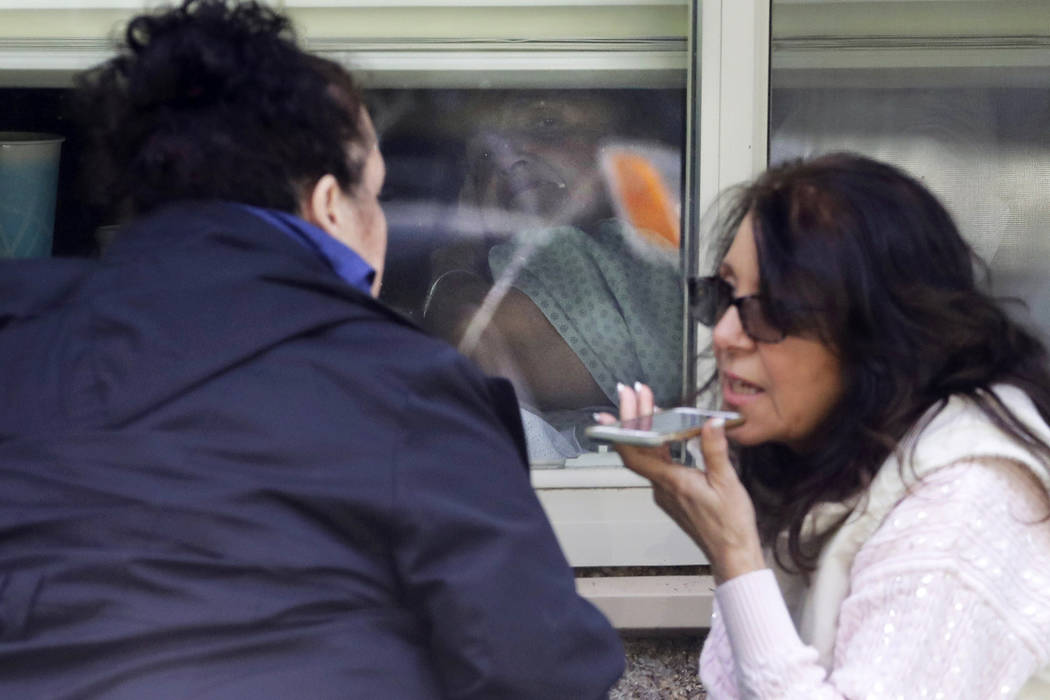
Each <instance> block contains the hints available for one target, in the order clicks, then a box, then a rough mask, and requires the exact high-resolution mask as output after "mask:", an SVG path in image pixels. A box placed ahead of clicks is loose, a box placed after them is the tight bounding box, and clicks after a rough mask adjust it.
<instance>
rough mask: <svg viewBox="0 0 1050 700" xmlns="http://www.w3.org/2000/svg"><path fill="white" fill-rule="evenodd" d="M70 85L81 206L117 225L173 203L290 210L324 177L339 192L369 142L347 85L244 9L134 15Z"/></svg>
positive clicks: (199, 2)
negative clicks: (79, 142)
mask: <svg viewBox="0 0 1050 700" xmlns="http://www.w3.org/2000/svg"><path fill="white" fill-rule="evenodd" d="M76 87H77V91H76V93H75V95H76V97H75V101H76V105H77V108H76V112H77V114H78V120H79V121H80V123H81V125H82V128H83V130H84V135H85V139H86V142H87V149H88V163H90V166H89V167H88V168H86V169H85V175H86V183H85V184H86V189H87V191H86V194H87V197H88V199H89V200H90V201H91V202H92V204H94V205H96V206H100V207H102V208H103V209H108V210H111V211H114V212H119V213H120V214H121V215H139V214H143V213H146V212H148V211H150V210H152V209H155V208H157V207H159V206H161V205H164V204H168V203H170V202H175V201H179V200H186V199H227V200H232V201H238V202H244V203H246V204H253V205H256V206H262V207H269V208H273V209H279V210H283V211H288V212H297V211H298V209H299V203H300V201H301V200H302V196H303V195H304V194H305V192H306V191H307V190H308V188H309V187H310V186H312V185H313V183H315V182H316V181H317V179H318V178H320V177H321V176H323V175H325V174H328V173H330V174H332V175H334V176H335V178H336V180H337V181H338V182H339V184H340V185H341V186H342V187H343V189H344V190H346V191H348V192H349V191H351V190H352V189H353V188H354V187H355V186H356V185H357V184H358V182H359V181H360V178H361V170H362V168H363V163H364V159H365V156H366V155H367V149H368V146H369V144H367V143H365V141H366V140H367V139H370V138H371V137H372V132H371V130H370V129H368V127H367V126H366V124H365V121H364V116H363V109H362V106H363V104H362V98H361V95H360V93H359V91H358V89H357V87H356V86H355V84H354V82H353V79H352V78H351V77H350V75H349V74H348V73H347V72H346V71H345V70H344V69H343V68H342V67H341V66H339V65H338V64H336V63H333V62H331V61H328V60H325V59H322V58H320V57H317V56H314V55H311V54H308V53H306V52H305V51H303V50H302V49H300V48H299V47H298V46H297V44H296V38H295V33H294V30H293V28H292V26H291V23H290V21H289V20H288V18H287V17H285V16H283V15H281V14H279V13H277V12H276V11H274V10H272V9H270V8H267V7H265V6H262V5H260V4H259V3H258V2H254V1H252V2H236V1H233V2H231V1H228V0H185V1H184V2H183V3H182V4H181V5H180V6H178V7H175V8H172V7H168V8H163V9H160V10H156V11H154V12H152V13H147V14H143V15H139V16H137V17H135V18H134V19H132V20H131V22H130V23H129V24H128V26H127V29H126V31H125V32H124V40H123V45H122V47H121V48H120V49H119V50H118V54H117V56H115V57H114V58H112V59H110V60H109V61H106V62H105V63H103V64H101V65H100V66H97V67H96V68H94V69H92V70H90V71H88V72H87V73H85V74H83V75H81V76H80V77H79V78H78V80H77V85H76Z"/></svg>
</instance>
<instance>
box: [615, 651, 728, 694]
mask: <svg viewBox="0 0 1050 700" xmlns="http://www.w3.org/2000/svg"><path fill="white" fill-rule="evenodd" d="M702 642H703V637H700V636H674V637H625V638H624V640H623V645H624V649H625V650H626V652H627V670H626V671H625V672H624V674H623V677H622V678H621V679H620V682H619V683H617V684H616V685H615V686H614V687H613V689H612V692H610V693H609V697H610V698H611V700H627V699H628V698H630V699H631V700H685V699H686V698H688V699H689V700H693V699H694V698H704V697H706V696H707V694H706V693H705V692H704V688H703V686H702V685H700V679H699V678H697V675H696V662H697V657H698V656H699V653H700V645H701V643H702Z"/></svg>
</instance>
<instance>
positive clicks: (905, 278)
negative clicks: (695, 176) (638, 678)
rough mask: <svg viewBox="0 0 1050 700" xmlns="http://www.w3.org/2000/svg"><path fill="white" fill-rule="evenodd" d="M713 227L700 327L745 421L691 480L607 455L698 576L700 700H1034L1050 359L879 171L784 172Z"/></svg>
mask: <svg viewBox="0 0 1050 700" xmlns="http://www.w3.org/2000/svg"><path fill="white" fill-rule="evenodd" d="M725 211H726V215H725V216H724V230H723V235H722V236H721V239H720V240H721V244H720V250H719V251H718V255H717V256H716V257H717V260H718V265H717V268H716V271H715V274H714V275H713V276H711V277H706V278H701V279H698V280H695V281H694V283H693V287H694V292H695V296H694V299H693V311H694V314H695V316H696V318H697V320H699V321H701V322H703V323H706V324H708V325H710V326H712V328H713V330H712V347H713V351H714V358H715V362H716V364H717V372H716V375H715V376H714V377H713V378H712V380H711V382H709V384H708V385H707V389H710V390H712V391H713V395H714V397H715V398H716V400H717V401H718V402H719V403H720V404H721V405H722V406H723V407H725V408H727V409H731V410H734V411H737V412H739V413H740V414H741V416H742V417H743V419H744V421H743V423H742V424H739V425H736V426H728V427H727V425H726V424H725V423H724V421H722V422H720V421H717V420H712V421H709V423H708V425H706V426H705V427H704V430H703V433H702V434H701V437H700V445H699V447H700V453H701V454H700V455H698V457H699V458H700V461H701V463H702V465H703V467H702V469H692V468H689V467H685V466H682V465H679V464H675V463H673V462H672V461H671V460H670V459H669V456H668V453H667V452H666V451H658V450H652V449H640V448H631V447H620V448H618V449H619V451H620V454H621V455H622V456H623V459H624V462H625V463H626V465H627V466H628V467H630V468H631V469H634V470H635V471H637V472H639V473H640V474H642V475H644V476H646V477H647V478H649V479H650V480H652V482H653V486H654V491H655V497H656V500H657V503H658V504H659V505H660V506H661V507H662V508H664V510H666V511H667V512H668V513H669V514H670V515H671V516H672V517H673V518H674V519H675V521H676V522H677V523H678V524H679V525H680V526H681V527H682V528H683V529H684V530H685V531H686V532H687V533H688V534H689V535H690V536H691V537H692V538H693V539H694V540H695V541H696V542H697V544H698V545H699V546H700V547H701V548H702V549H703V551H704V553H705V554H706V556H707V558H708V560H709V561H710V563H711V568H712V571H713V574H714V578H715V582H716V584H717V588H716V591H715V608H716V610H715V615H714V618H713V620H712V628H711V632H710V634H709V636H708V638H707V640H706V642H705V645H704V651H703V653H702V655H701V661H700V673H701V678H702V679H703V681H704V684H705V687H706V688H707V689H708V692H709V697H712V698H734V697H741V696H746V697H757V698H785V697H791V698H796V697H797V698H840V697H846V698H861V697H864V698H867V697H878V698H883V697H886V698H898V697H905V698H920V697H929V698H937V697H950V698H987V697H1022V698H1035V697H1040V698H1042V697H1047V695H1046V693H1047V692H1048V691H1050V685H1048V684H1047V680H1048V679H1050V675H1048V673H1047V672H1048V670H1050V522H1048V517H1050V498H1048V487H1050V427H1048V425H1047V421H1048V419H1050V374H1048V370H1047V355H1046V351H1045V349H1044V347H1043V346H1042V344H1041V343H1040V342H1039V341H1038V340H1037V339H1036V338H1035V337H1034V336H1033V335H1032V334H1031V333H1030V332H1029V331H1028V330H1026V329H1025V328H1023V327H1022V326H1021V325H1019V324H1018V323H1017V322H1016V321H1015V320H1013V319H1012V318H1011V317H1010V316H1009V315H1008V314H1007V313H1006V311H1005V310H1004V309H1003V308H1002V307H1001V306H1000V305H999V304H998V303H997V302H996V300H994V299H993V298H992V297H990V296H989V295H988V294H987V293H985V292H984V291H982V288H981V286H980V284H979V280H978V277H977V276H976V274H975V268H977V269H980V268H981V265H980V263H979V262H978V261H977V259H976V257H975V255H974V254H973V252H972V250H971V249H970V247H969V246H968V245H967V244H966V242H965V241H964V240H963V238H962V237H961V236H960V235H959V233H958V231H957V230H956V227H955V224H954V223H953V221H952V219H951V217H950V216H949V214H948V213H947V211H945V209H944V207H943V206H941V204H940V203H939V202H938V201H937V199H936V198H935V197H934V196H933V195H932V194H930V192H929V191H928V190H927V189H926V188H925V187H923V185H922V184H920V183H919V182H918V181H917V180H915V179H913V178H912V177H910V176H908V175H906V174H905V173H903V172H902V171H900V170H898V169H896V168H894V167H892V166H889V165H886V164H883V163H880V162H876V161H873V160H870V159H867V158H864V157H861V156H856V155H851V154H842V153H840V154H830V155H826V156H823V157H819V158H815V159H813V160H810V161H803V162H796V163H789V164H786V165H782V166H779V167H775V168H772V169H770V170H769V171H768V172H766V173H765V174H763V175H762V176H760V177H759V178H758V179H757V180H756V181H755V182H754V183H753V184H751V185H749V186H747V187H744V188H742V189H741V190H740V191H739V192H737V193H736V196H735V197H733V198H732V199H731V200H730V201H729V203H728V204H727V206H726V210H725ZM620 398H621V406H620V411H621V416H622V417H625V418H630V417H634V416H637V415H646V414H649V413H651V412H652V411H653V399H652V392H651V391H650V390H649V389H648V387H645V386H643V385H638V386H636V387H635V388H634V389H631V388H627V387H623V388H621V390H620ZM603 420H605V421H608V420H611V416H605V417H603Z"/></svg>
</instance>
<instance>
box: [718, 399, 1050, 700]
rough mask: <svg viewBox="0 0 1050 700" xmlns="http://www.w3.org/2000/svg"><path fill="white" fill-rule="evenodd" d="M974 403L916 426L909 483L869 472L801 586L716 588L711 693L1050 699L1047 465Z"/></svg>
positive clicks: (765, 581)
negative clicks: (858, 499)
mask: <svg viewBox="0 0 1050 700" xmlns="http://www.w3.org/2000/svg"><path fill="white" fill-rule="evenodd" d="M996 392H997V393H998V394H999V395H1000V396H1001V397H1002V398H1003V399H1004V400H1005V401H1007V403H1008V405H1010V406H1011V408H1012V409H1014V410H1015V411H1018V412H1019V413H1023V414H1024V415H1026V416H1028V417H1030V416H1031V415H1032V411H1033V410H1034V409H1032V407H1031V403H1030V402H1029V401H1028V400H1027V397H1024V395H1023V394H1021V393H1020V392H1019V391H1017V390H1016V389H1012V388H1005V387H996ZM975 411H976V409H975V408H974V407H973V406H972V405H970V404H969V402H961V403H960V402H958V401H956V400H953V403H952V404H951V405H950V406H949V409H946V410H945V412H944V413H942V414H941V416H939V417H938V418H937V419H936V420H935V422H934V424H931V426H930V428H929V429H927V431H925V432H924V433H923V436H922V439H920V440H919V442H918V444H917V449H916V462H917V463H918V464H917V468H918V471H919V473H920V474H922V475H923V478H922V480H921V481H919V482H918V483H912V484H910V490H909V488H908V486H909V485H906V484H904V483H901V482H900V480H899V479H897V478H895V477H890V476H886V477H884V476H883V475H884V474H890V472H889V471H887V470H886V469H880V472H879V474H880V477H879V478H877V479H876V483H874V484H873V487H872V493H871V494H869V500H868V502H867V503H866V507H865V508H863V509H859V512H862V513H864V514H865V515H864V516H863V517H859V518H858V517H854V518H851V519H850V521H849V522H848V523H847V524H846V525H845V526H844V527H843V528H842V529H841V530H840V531H838V532H836V534H835V536H834V538H833V539H832V540H831V541H830V542H829V543H828V545H827V547H826V548H825V550H824V551H823V552H822V555H821V558H820V560H819V562H818V570H817V572H816V574H815V576H814V578H813V580H812V585H810V586H800V585H799V582H798V581H797V580H795V581H794V582H792V581H791V580H788V577H784V576H783V575H782V576H781V581H780V585H778V581H777V579H776V577H775V576H774V574H773V571H772V570H769V569H766V570H763V571H758V572H754V573H751V574H747V575H745V576H740V577H737V578H734V579H732V580H730V581H728V582H726V583H724V584H722V585H721V586H719V587H718V589H717V590H716V593H715V599H716V600H715V614H714V617H713V619H712V624H711V631H710V633H709V635H708V638H707V641H706V642H705V645H704V650H703V653H702V655H701V660H700V675H701V680H702V681H703V683H704V686H705V688H706V689H707V692H708V697H710V698H712V699H713V700H717V699H719V698H737V697H749V698H806V699H807V700H809V699H819V698H909V699H910V698H951V699H952V700H956V699H960V698H1013V697H1022V698H1025V699H1026V700H1028V699H1029V698H1039V697H1043V698H1050V695H1048V694H1046V693H1047V691H1050V685H1046V684H1041V683H1040V681H1039V680H1038V679H1034V678H1033V676H1035V675H1036V674H1037V673H1044V672H1045V669H1046V667H1047V666H1048V664H1050V522H1046V521H1044V522H1039V521H1040V520H1041V519H1043V518H1045V517H1046V516H1047V515H1048V513H1050V510H1048V509H1050V505H1048V503H1047V499H1046V497H1045V490H1044V488H1045V487H1044V486H1043V484H1042V483H1040V480H1039V479H1040V478H1042V479H1044V480H1045V479H1047V474H1046V473H1045V471H1041V469H1042V468H1041V467H1040V466H1039V465H1038V464H1037V463H1035V461H1034V460H1032V459H1031V458H1030V457H1029V458H1028V459H1025V458H1024V457H1023V456H1022V457H1021V459H1020V460H1018V459H1017V457H1018V456H1019V453H1018V452H1017V451H1016V445H1014V444H1013V443H1009V444H1007V442H1008V441H1006V440H1005V439H1004V438H1001V437H994V436H993V437H991V438H990V437H989V434H990V433H989V428H990V423H988V422H987V421H986V419H984V418H983V415H980V414H979V413H975ZM1026 422H1029V424H1031V419H1030V418H1026ZM1038 427H1039V429H1040V430H1044V431H1046V430H1050V429H1048V428H1047V427H1046V426H1045V424H1042V422H1041V421H1039V426H1038ZM993 432H997V431H994V429H993ZM979 434H980V435H979ZM1000 435H1001V434H1000ZM978 442H979V443H980V445H978V444H977V443H978ZM962 455H968V456H962ZM890 461H891V462H892V464H889V463H888V464H887V465H884V466H889V467H890V468H891V470H892V474H894V475H896V474H899V470H898V469H897V465H896V462H895V461H894V460H890ZM1025 462H1027V463H1028V466H1022V465H1023V464H1024V463H1025ZM1033 476H1037V477H1038V478H1033ZM880 479H881V481H880ZM839 579H841V581H839ZM782 588H783V589H784V591H786V595H787V598H788V599H789V600H790V601H791V609H792V610H793V612H794V616H793V615H792V612H789V605H788V603H787V602H785V595H784V593H782ZM837 589H841V590H837ZM799 629H801V630H802V635H801V636H800V633H799V631H798V630H799ZM803 640H805V641H803Z"/></svg>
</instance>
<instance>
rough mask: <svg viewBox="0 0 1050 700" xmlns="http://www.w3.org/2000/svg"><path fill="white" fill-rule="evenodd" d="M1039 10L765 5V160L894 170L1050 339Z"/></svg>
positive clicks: (1045, 36) (1047, 43)
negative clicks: (768, 29) (769, 27)
mask: <svg viewBox="0 0 1050 700" xmlns="http://www.w3.org/2000/svg"><path fill="white" fill-rule="evenodd" d="M1046 9H1047V8H1046V3H1043V2H1011V3H1002V2H958V1H956V0H941V1H940V2H912V1H909V0H897V1H895V2H866V3H851V2H842V1H838V2H789V1H787V0H785V1H784V2H776V3H774V9H773V53H772V65H773V73H772V79H771V82H772V98H771V118H770V132H771V135H770V141H771V152H770V158H771V161H773V162H778V161H780V160H783V159H785V158H791V157H796V156H801V155H809V154H814V153H819V152H824V151H829V150H838V149H849V150H854V151H858V152H861V153H864V154H867V155H871V156H874V157H876V158H880V159H883V160H887V161H890V162H893V163H895V164H897V165H900V166H902V167H903V168H905V169H906V170H908V171H909V172H911V173H912V174H914V175H916V176H917V177H919V178H920V179H922V180H923V181H924V182H925V183H926V184H927V185H928V186H929V187H930V188H931V189H932V190H933V191H934V192H935V193H936V194H937V195H938V196H939V197H940V198H941V199H942V201H943V202H944V203H945V204H946V205H947V207H948V209H949V210H950V211H951V213H952V214H953V216H954V217H955V219H956V222H957V224H958V225H959V228H960V230H961V232H962V234H963V235H964V237H966V238H967V239H968V240H969V241H970V243H971V244H972V245H973V246H974V248H975V249H976V251H977V253H978V254H979V255H980V256H981V257H982V258H983V259H984V260H985V261H986V262H988V263H989V264H990V265H991V268H992V282H993V291H995V292H996V293H997V294H1000V295H1004V296H1014V297H1020V298H1021V299H1024V300H1025V301H1026V302H1027V305H1028V309H1027V310H1025V309H1023V308H1021V307H1020V306H1015V307H1014V309H1015V311H1016V313H1018V314H1020V315H1021V316H1022V317H1023V318H1024V319H1025V320H1027V321H1029V322H1031V323H1034V324H1035V325H1036V326H1037V327H1038V328H1039V329H1040V332H1041V333H1042V335H1043V337H1044V339H1050V280H1048V279H1047V276H1046V273H1045V266H1044V264H1043V262H1042V261H1043V260H1045V259H1046V257H1047V253H1048V251H1050V238H1048V237H1047V235H1046V230H1047V228H1048V226H1050V205H1048V203H1047V197H1046V192H1047V191H1048V190H1050V131H1048V130H1047V124H1048V123H1050V90H1048V88H1050V70H1048V69H1050V20H1048V19H1047V14H1046Z"/></svg>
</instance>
